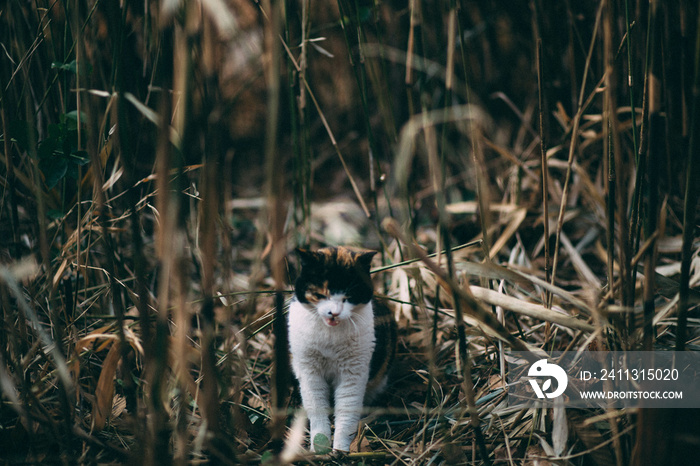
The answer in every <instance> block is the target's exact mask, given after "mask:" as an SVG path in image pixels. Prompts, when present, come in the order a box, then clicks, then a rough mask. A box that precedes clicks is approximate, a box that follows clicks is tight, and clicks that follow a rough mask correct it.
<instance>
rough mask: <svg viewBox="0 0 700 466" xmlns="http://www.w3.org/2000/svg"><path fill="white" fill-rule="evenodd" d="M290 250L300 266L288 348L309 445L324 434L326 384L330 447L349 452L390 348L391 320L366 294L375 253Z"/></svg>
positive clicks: (382, 382)
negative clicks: (332, 419) (306, 420)
mask: <svg viewBox="0 0 700 466" xmlns="http://www.w3.org/2000/svg"><path fill="white" fill-rule="evenodd" d="M297 252H298V254H299V257H300V259H301V272H300V274H299V278H298V279H297V281H296V284H295V297H294V299H293V300H292V303H291V304H290V306H289V321H288V325H289V346H290V350H291V353H292V368H293V369H294V374H295V375H296V377H297V379H298V380H299V388H300V391H301V398H302V404H303V405H304V409H305V410H306V413H307V415H308V417H309V421H310V424H311V426H310V432H311V442H310V443H311V449H312V450H314V438H315V437H316V435H317V434H324V435H325V436H326V437H327V438H328V439H330V438H331V423H330V419H329V415H330V413H331V406H330V399H331V389H332V390H333V397H334V400H335V410H334V412H335V436H334V438H333V449H334V450H342V451H348V450H349V449H350V443H351V442H352V440H353V438H354V437H355V434H356V432H357V425H358V422H359V420H360V416H361V414H362V406H363V404H364V403H366V402H369V401H371V399H372V398H373V397H374V396H375V395H377V394H378V393H379V392H380V391H381V390H382V389H383V388H384V387H385V386H386V383H387V373H388V370H389V367H390V365H391V362H392V360H393V359H394V356H395V354H396V340H397V335H396V321H395V320H394V318H393V316H392V315H391V312H390V311H389V309H387V307H386V306H384V305H382V304H381V303H380V302H379V301H377V300H376V299H373V295H374V290H373V285H372V280H371V278H370V274H369V270H370V263H371V261H372V257H373V256H374V254H376V252H375V251H363V252H358V251H354V250H351V249H348V248H345V247H337V248H324V249H319V250H318V251H315V252H314V251H308V250H304V249H298V250H297Z"/></svg>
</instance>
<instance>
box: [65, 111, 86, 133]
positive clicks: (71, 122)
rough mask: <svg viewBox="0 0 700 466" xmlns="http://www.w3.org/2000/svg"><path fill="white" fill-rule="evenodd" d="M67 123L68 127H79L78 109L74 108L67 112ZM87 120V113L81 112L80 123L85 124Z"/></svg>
mask: <svg viewBox="0 0 700 466" xmlns="http://www.w3.org/2000/svg"><path fill="white" fill-rule="evenodd" d="M65 121H66V125H67V126H68V129H78V111H77V110H73V111H71V112H68V113H66V119H65ZM86 121H87V114H86V113H85V112H80V123H82V124H85V122H86Z"/></svg>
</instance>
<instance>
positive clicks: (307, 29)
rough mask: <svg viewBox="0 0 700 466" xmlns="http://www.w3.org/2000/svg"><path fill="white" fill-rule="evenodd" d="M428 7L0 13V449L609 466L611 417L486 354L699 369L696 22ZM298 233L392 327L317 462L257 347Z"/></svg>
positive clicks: (10, 459) (592, 11)
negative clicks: (323, 251)
mask: <svg viewBox="0 0 700 466" xmlns="http://www.w3.org/2000/svg"><path fill="white" fill-rule="evenodd" d="M438 3H439V5H434V4H433V3H432V2H422V1H420V0H412V1H410V2H408V5H407V6H402V7H399V6H398V5H394V4H392V3H391V2H357V1H355V2H350V1H348V0H339V1H338V2H337V3H334V2H315V3H313V4H312V3H311V2H309V0H299V1H289V2H284V3H281V2H273V1H264V2H248V1H245V0H229V1H224V0H196V1H195V0H191V1H187V2H178V1H163V2H157V1H152V2H149V1H146V2H141V3H138V2H129V1H125V2H111V1H104V0H102V1H87V2H70V1H66V2H54V1H37V2H33V3H26V2H9V4H7V5H5V6H3V7H0V21H1V27H0V45H2V54H1V56H0V110H1V112H2V115H1V116H2V121H1V122H2V127H1V128H0V135H1V137H0V139H1V140H2V143H3V144H2V146H0V159H1V160H0V161H1V162H2V167H3V168H2V169H0V180H1V181H2V203H1V204H0V218H1V220H0V225H1V226H0V238H2V241H0V255H1V256H0V257H1V262H2V265H0V298H1V300H2V301H1V306H2V315H1V317H2V329H1V330H2V331H1V332H0V452H1V453H0V460H1V461H4V462H6V463H40V462H42V463H43V462H46V463H63V464H78V463H81V464H82V463H121V462H132V463H134V462H135V463H144V464H156V463H157V464H170V463H178V464H185V463H229V464H237V463H253V464H257V463H266V464H279V463H281V462H302V463H307V464H345V463H348V462H350V461H352V462H354V463H357V464H521V463H528V464H546V463H547V462H550V461H556V462H557V463H558V464H618V465H621V464H627V463H629V462H630V461H632V459H633V458H634V457H635V456H634V455H635V453H634V452H635V449H639V448H640V447H639V445H636V444H635V442H636V438H640V439H641V438H644V435H643V434H644V433H645V432H650V431H651V430H650V429H653V425H652V426H650V425H649V424H645V423H644V422H642V421H638V416H637V412H636V411H635V410H607V411H602V410H601V411H593V410H591V411H583V410H573V409H567V410H563V409H534V408H533V409H513V408H511V407H509V406H508V405H507V403H506V400H505V395H506V393H505V388H506V387H505V372H506V370H507V367H506V366H505V363H504V357H503V356H504V354H505V353H507V352H508V351H510V350H524V349H529V350H533V351H565V350H566V351H576V350H579V349H582V348H590V349H623V350H628V349H641V348H647V349H650V348H657V349H673V348H677V349H687V350H697V349H698V341H697V339H698V335H699V333H698V328H697V308H696V306H697V304H698V302H700V301H699V300H698V293H697V290H696V289H695V287H696V286H697V283H698V281H699V280H700V272H698V271H699V270H700V267H698V259H697V258H698V250H699V249H698V243H697V235H696V230H695V225H696V220H695V210H696V205H697V188H696V185H697V183H695V182H694V181H695V180H697V179H698V174H697V171H698V168H697V167H698V163H697V161H696V160H695V158H696V157H697V154H698V152H699V151H698V150H697V149H696V146H697V135H698V134H700V128H698V125H700V116H698V115H700V113H699V109H700V103H699V102H698V95H697V89H696V88H698V86H697V85H695V88H693V87H692V86H691V83H697V82H698V79H700V78H699V76H700V72H698V66H700V65H699V64H700V58H697V57H698V56H700V55H698V50H700V42H699V43H697V44H695V45H694V47H695V48H693V46H691V45H690V44H692V43H693V40H692V39H693V38H694V37H695V34H696V32H697V25H696V21H695V18H696V16H697V15H698V12H699V11H698V7H697V5H689V4H688V3H689V2H684V3H683V4H682V5H680V6H675V7H672V6H667V5H662V6H658V7H654V8H655V9H654V8H652V9H648V8H647V7H646V6H644V5H641V4H639V5H637V6H636V7H634V8H633V7H632V5H629V9H628V5H627V3H626V2H625V3H624V4H618V3H614V2H604V1H602V2H578V3H577V2H555V3H556V4H551V3H552V2H549V3H547V2H541V1H539V0H535V1H534V2H531V3H530V2H514V3H513V4H512V5H509V6H507V7H506V6H505V5H500V4H496V2H494V3H493V4H491V3H489V2H468V1H451V2H438ZM573 3H577V4H576V5H573ZM642 3H643V2H642ZM657 3H658V2H653V3H652V5H656V4H657ZM645 5H646V4H645ZM626 17H627V18H628V20H627V21H625V18H626ZM681 19H682V21H681ZM625 24H627V26H626V27H625ZM680 24H683V25H684V26H683V28H681V27H680ZM647 25H648V26H647ZM698 37H700V36H698ZM678 44H681V45H678ZM694 56H695V57H696V58H695V61H694V62H693V60H692V59H691V57H694ZM325 244H355V245H359V246H363V247H367V248H373V249H378V250H380V251H381V254H380V255H377V259H376V260H377V262H376V264H375V269H374V275H375V277H376V283H377V291H378V292H379V294H381V295H384V296H386V297H387V298H388V299H389V300H390V301H392V302H393V303H394V307H395V311H396V318H397V320H398V322H399V326H400V343H399V353H398V361H397V364H396V367H395V369H394V371H393V379H392V381H391V383H390V387H389V390H387V393H386V394H385V395H384V396H383V397H382V398H381V399H380V400H379V401H378V403H377V406H375V407H374V408H372V409H370V410H368V413H367V414H368V416H367V417H366V418H365V419H364V420H363V422H362V423H361V425H360V432H359V434H360V435H359V436H358V439H357V441H356V443H355V444H354V446H353V452H351V453H350V454H349V455H348V456H346V457H344V458H339V457H337V456H333V455H316V456H312V455H309V454H308V453H304V452H303V451H302V450H301V449H300V442H301V439H302V435H301V433H302V429H303V418H301V417H299V416H300V411H299V410H298V405H299V402H298V395H297V394H296V393H295V390H294V389H293V388H290V387H292V386H293V383H292V381H291V380H290V374H289V371H288V367H287V364H288V363H287V355H286V344H285V340H284V335H285V334H284V330H285V326H284V311H285V305H286V303H287V300H288V299H289V298H290V296H291V294H290V290H291V289H290V285H289V284H290V283H293V279H294V276H295V273H296V269H297V264H296V259H295V257H294V256H293V254H291V251H292V250H293V248H294V247H295V246H299V245H312V246H317V245H325ZM288 254H289V255H288ZM285 258H286V259H285ZM659 441H663V439H659ZM636 454H637V455H639V454H640V453H639V450H637V453H636ZM638 459H639V457H638V456H637V460H638ZM538 462H544V463H538Z"/></svg>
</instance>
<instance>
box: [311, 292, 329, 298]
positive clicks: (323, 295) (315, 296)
mask: <svg viewBox="0 0 700 466" xmlns="http://www.w3.org/2000/svg"><path fill="white" fill-rule="evenodd" d="M314 298H316V299H326V295H325V294H323V293H314Z"/></svg>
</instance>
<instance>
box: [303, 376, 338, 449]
mask: <svg viewBox="0 0 700 466" xmlns="http://www.w3.org/2000/svg"><path fill="white" fill-rule="evenodd" d="M299 389H300V391H301V401H302V404H303V405H304V409H305V410H306V415H307V416H308V417H309V424H310V426H309V430H310V433H311V435H310V438H309V446H310V449H311V451H315V448H314V439H315V438H316V435H318V434H323V435H325V436H326V438H328V439H329V440H330V438H331V421H330V419H329V415H330V409H331V408H330V387H329V385H328V382H326V380H325V379H324V378H323V376H322V375H320V374H315V373H306V374H304V375H303V376H302V377H300V379H299Z"/></svg>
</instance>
